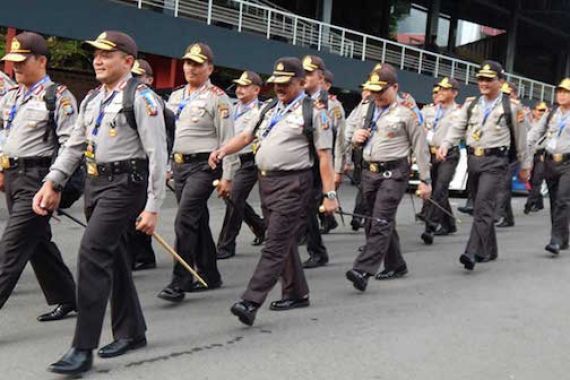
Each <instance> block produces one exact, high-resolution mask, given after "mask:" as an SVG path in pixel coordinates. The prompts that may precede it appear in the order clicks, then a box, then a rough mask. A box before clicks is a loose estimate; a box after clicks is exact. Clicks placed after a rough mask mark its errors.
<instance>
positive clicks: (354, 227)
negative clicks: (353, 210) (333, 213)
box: [350, 219, 362, 231]
mask: <svg viewBox="0 0 570 380" xmlns="http://www.w3.org/2000/svg"><path fill="white" fill-rule="evenodd" d="M350 227H351V228H352V230H353V231H358V230H359V229H360V228H361V227H362V223H361V222H359V221H358V220H354V219H353V220H351V221H350Z"/></svg>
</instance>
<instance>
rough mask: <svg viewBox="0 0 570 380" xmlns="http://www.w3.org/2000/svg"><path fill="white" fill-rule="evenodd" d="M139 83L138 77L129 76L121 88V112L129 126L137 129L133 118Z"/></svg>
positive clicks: (135, 120)
mask: <svg viewBox="0 0 570 380" xmlns="http://www.w3.org/2000/svg"><path fill="white" fill-rule="evenodd" d="M140 84H141V82H140V81H139V80H138V78H134V77H133V78H129V80H128V81H127V84H126V85H125V88H124V89H123V109H122V110H121V113H123V115H125V118H126V119H127V123H128V124H129V127H131V128H132V129H134V130H135V131H136V130H137V119H136V118H135V93H136V91H137V87H138V86H139V85H140Z"/></svg>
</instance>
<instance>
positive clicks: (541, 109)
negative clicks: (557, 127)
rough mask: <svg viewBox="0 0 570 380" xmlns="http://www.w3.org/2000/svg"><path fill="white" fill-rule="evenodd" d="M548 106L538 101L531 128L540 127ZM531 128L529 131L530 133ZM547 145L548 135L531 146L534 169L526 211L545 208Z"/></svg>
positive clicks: (530, 120)
mask: <svg viewBox="0 0 570 380" xmlns="http://www.w3.org/2000/svg"><path fill="white" fill-rule="evenodd" d="M547 112H548V106H547V105H546V103H545V102H537V103H536V105H535V106H534V108H533V109H532V112H531V114H530V117H529V120H528V124H529V126H530V130H532V129H534V128H537V127H538V128H539V126H540V123H541V122H544V120H542V119H543V118H545V117H547V116H546V114H547ZM530 130H529V133H530ZM545 147H546V136H543V137H542V138H541V139H540V140H538V142H537V144H536V146H535V147H529V154H530V153H531V152H534V157H533V160H532V170H531V172H530V185H531V186H530V191H529V192H528V198H527V200H526V203H525V205H524V213H525V214H528V213H530V212H537V211H539V210H542V209H543V208H544V201H543V199H542V193H541V190H542V183H543V182H544V148H545Z"/></svg>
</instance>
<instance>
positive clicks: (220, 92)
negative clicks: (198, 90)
mask: <svg viewBox="0 0 570 380" xmlns="http://www.w3.org/2000/svg"><path fill="white" fill-rule="evenodd" d="M210 91H212V92H213V93H214V94H216V95H218V96H223V95H225V94H226V93H225V92H224V90H222V89H221V88H219V87H218V86H215V85H212V86H210Z"/></svg>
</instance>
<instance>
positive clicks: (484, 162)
mask: <svg viewBox="0 0 570 380" xmlns="http://www.w3.org/2000/svg"><path fill="white" fill-rule="evenodd" d="M503 80H504V71H503V68H502V66H501V64H499V63H498V62H494V61H484V62H483V63H482V65H481V69H480V70H479V71H478V72H477V83H478V86H479V91H480V92H481V95H482V96H480V97H479V98H468V99H467V100H466V101H465V104H464V105H463V107H462V108H461V110H460V111H459V112H458V113H457V118H456V120H455V121H454V122H453V124H452V125H451V127H450V128H449V131H448V133H447V136H446V137H445V139H444V140H443V142H442V144H441V147H440V148H439V150H438V153H437V156H438V158H439V159H440V160H444V159H445V157H446V156H447V153H448V152H449V150H450V149H451V148H452V147H453V146H455V145H456V144H457V143H458V142H459V140H460V139H462V138H465V136H466V135H467V136H466V140H467V153H468V161H467V170H468V174H469V177H470V178H471V181H472V190H473V199H474V202H475V207H474V215H473V218H474V220H473V226H472V227H471V235H470V236H469V241H468V242H467V247H466V248H465V252H464V253H463V254H462V255H461V257H460V259H459V261H460V262H461V263H462V264H463V265H464V267H465V269H467V270H473V268H475V263H476V262H481V261H489V260H495V259H496V258H497V255H498V248H497V238H496V235H495V225H494V214H495V212H494V211H495V202H496V194H497V192H498V191H499V188H500V186H501V183H502V180H503V179H504V178H505V175H506V173H507V170H508V167H509V156H511V158H510V159H511V160H518V161H519V162H521V163H522V164H523V166H522V169H521V171H520V177H521V179H525V180H526V178H527V177H528V168H529V166H530V162H528V161H527V149H526V130H525V129H524V128H520V127H519V124H520V123H519V117H517V110H518V103H517V102H516V101H514V100H511V99H509V98H508V97H505V98H503V96H504V95H503V94H502V93H501V86H502V83H503ZM505 96H506V95H505ZM507 119H510V121H511V123H509V122H508V120H507ZM509 124H511V125H509ZM513 144H514V146H513V149H512V150H511V149H510V147H511V146H512V145H513ZM515 148H516V157H515V156H514V154H513V153H514V151H515ZM509 151H510V152H511V154H509Z"/></svg>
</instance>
